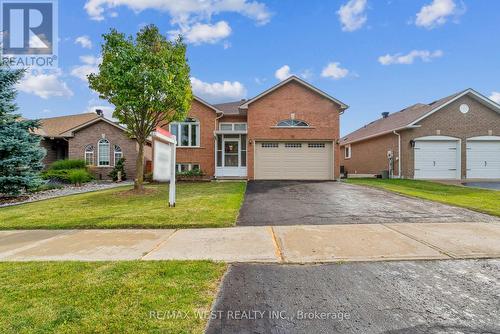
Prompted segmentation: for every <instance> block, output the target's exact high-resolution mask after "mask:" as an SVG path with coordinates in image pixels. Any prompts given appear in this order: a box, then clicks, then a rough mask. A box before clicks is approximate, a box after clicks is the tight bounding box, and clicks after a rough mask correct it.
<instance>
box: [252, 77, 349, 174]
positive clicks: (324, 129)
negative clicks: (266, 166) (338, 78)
mask: <svg viewBox="0 0 500 334" xmlns="http://www.w3.org/2000/svg"><path fill="white" fill-rule="evenodd" d="M292 113H293V114H295V119H297V120H303V121H305V122H307V123H308V124H309V125H310V128H303V129H300V128H295V129H279V128H275V126H276V124H277V123H278V122H279V121H281V120H285V119H290V118H291V114H292ZM247 114H248V116H247V118H248V140H249V146H248V162H247V166H248V179H253V178H254V156H253V152H254V148H253V145H254V143H255V141H256V140H322V141H332V142H334V145H333V147H334V154H333V156H334V162H335V163H334V176H335V178H338V177H339V174H340V172H339V171H340V169H339V168H340V159H339V154H340V148H339V145H338V144H337V141H338V139H339V119H340V117H339V115H340V107H339V106H338V105H336V104H335V103H333V102H332V101H331V100H329V99H327V98H325V97H323V96H321V95H319V94H318V93H316V92H314V91H312V90H310V89H308V88H306V87H304V86H303V85H301V84H299V83H297V82H294V81H290V82H289V83H288V84H286V85H284V86H281V87H280V88H278V89H276V90H274V91H272V92H271V93H269V94H267V95H265V96H264V97H262V98H260V99H258V100H256V101H255V102H253V103H251V104H250V105H249V107H248V111H247ZM304 172H305V173H307V171H304Z"/></svg>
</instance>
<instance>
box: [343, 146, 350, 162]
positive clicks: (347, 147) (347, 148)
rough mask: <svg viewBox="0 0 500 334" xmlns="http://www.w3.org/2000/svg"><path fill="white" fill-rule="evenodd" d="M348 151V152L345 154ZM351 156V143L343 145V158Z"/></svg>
mask: <svg viewBox="0 0 500 334" xmlns="http://www.w3.org/2000/svg"><path fill="white" fill-rule="evenodd" d="M347 153H349V154H347ZM351 157H352V148H351V145H350V144H349V145H346V146H344V158H345V159H351Z"/></svg>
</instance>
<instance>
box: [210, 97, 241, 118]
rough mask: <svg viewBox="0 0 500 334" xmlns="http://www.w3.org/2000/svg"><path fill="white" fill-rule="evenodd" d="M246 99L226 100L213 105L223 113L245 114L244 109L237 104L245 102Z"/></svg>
mask: <svg viewBox="0 0 500 334" xmlns="http://www.w3.org/2000/svg"><path fill="white" fill-rule="evenodd" d="M245 101H246V100H239V101H234V102H226V103H219V104H214V107H216V108H217V109H219V110H220V111H222V112H223V113H224V115H243V116H244V115H246V114H247V112H246V110H242V109H240V108H239V106H240V105H241V104H243V103H245Z"/></svg>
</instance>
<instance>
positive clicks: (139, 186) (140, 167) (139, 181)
mask: <svg viewBox="0 0 500 334" xmlns="http://www.w3.org/2000/svg"><path fill="white" fill-rule="evenodd" d="M138 144H139V151H138V152H137V160H136V162H135V167H136V169H135V170H136V172H135V181H134V190H135V191H138V192H140V191H143V190H144V186H143V182H144V143H138Z"/></svg>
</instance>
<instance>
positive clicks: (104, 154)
mask: <svg viewBox="0 0 500 334" xmlns="http://www.w3.org/2000/svg"><path fill="white" fill-rule="evenodd" d="M97 166H109V141H108V140H107V139H104V138H103V139H101V140H99V142H97Z"/></svg>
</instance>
